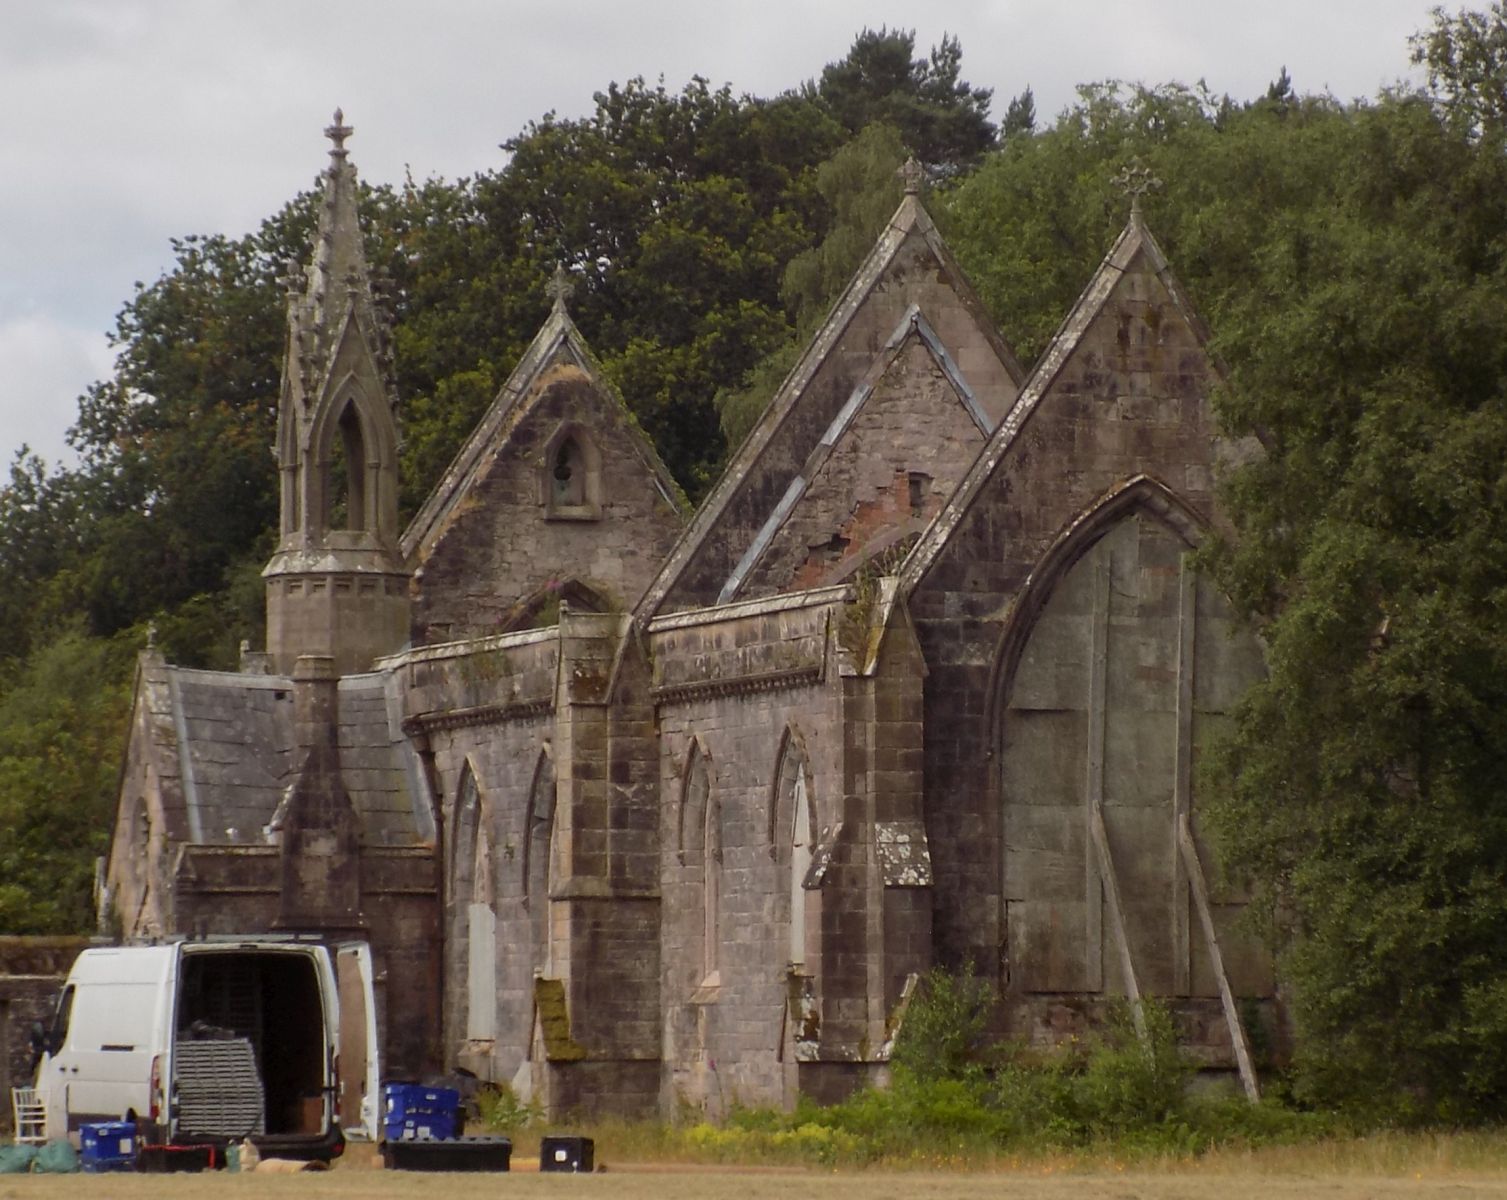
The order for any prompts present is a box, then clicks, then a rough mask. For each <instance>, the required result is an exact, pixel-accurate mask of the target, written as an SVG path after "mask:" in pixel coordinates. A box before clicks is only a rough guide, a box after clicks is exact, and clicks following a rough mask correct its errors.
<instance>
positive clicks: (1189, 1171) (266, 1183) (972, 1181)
mask: <svg viewBox="0 0 1507 1200" xmlns="http://www.w3.org/2000/svg"><path fill="white" fill-rule="evenodd" d="M602 1148H603V1147H602V1143H601V1142H600V1141H599V1142H598V1151H599V1153H598V1158H599V1161H601V1162H603V1163H605V1165H606V1167H607V1170H605V1171H603V1172H599V1173H597V1174H594V1175H556V1174H544V1175H541V1174H538V1173H537V1165H536V1162H535V1161H534V1160H531V1159H527V1158H519V1159H518V1160H517V1161H516V1162H515V1167H516V1169H515V1170H514V1171H512V1172H510V1173H509V1174H507V1175H497V1174H446V1175H429V1174H417V1173H412V1172H404V1171H384V1170H382V1169H381V1160H380V1159H379V1158H378V1157H377V1156H376V1154H375V1152H374V1150H373V1149H372V1148H371V1147H369V1146H353V1147H352V1148H351V1151H350V1153H349V1155H348V1157H347V1158H346V1159H345V1160H344V1161H342V1162H341V1163H339V1164H338V1165H337V1166H336V1168H335V1169H334V1170H332V1171H328V1172H323V1173H309V1174H302V1175H227V1174H225V1173H223V1172H221V1173H215V1174H204V1175H150V1176H141V1175H118V1174H117V1175H71V1176H56V1175H54V1176H0V1200H32V1198H34V1197H68V1198H69V1200H84V1198H92V1197H101V1198H108V1200H115V1198H116V1197H120V1198H121V1200H132V1198H134V1197H141V1198H142V1200H146V1198H148V1197H154V1198H155V1197H165V1198H167V1200H209V1198H211V1197H226V1198H229V1200H237V1198H241V1197H246V1198H250V1197H263V1196H265V1197H283V1196H309V1197H332V1198H337V1200H364V1198H366V1197H371V1198H372V1200H383V1198H387V1197H415V1196H422V1197H424V1198H425V1200H471V1198H472V1197H475V1198H476V1200H481V1198H483V1197H485V1198H487V1200H496V1198H497V1197H499V1196H507V1197H518V1198H519V1200H536V1198H538V1197H570V1198H572V1200H577V1198H579V1200H790V1198H791V1197H792V1196H793V1195H795V1194H796V1193H797V1192H798V1191H800V1192H808V1193H813V1194H814V1195H815V1196H816V1197H818V1198H819V1200H967V1198H972V1197H983V1198H990V1197H999V1198H1000V1200H1005V1198H1008V1200H1068V1198H1069V1197H1071V1198H1073V1200H1143V1198H1144V1200H1153V1198H1161V1197H1166V1198H1167V1200H1258V1198H1260V1200H1272V1198H1276V1200H1283V1198H1287V1197H1292V1198H1294V1200H1296V1198H1298V1197H1304V1198H1308V1197H1317V1198H1320V1200H1372V1198H1377V1200H1380V1198H1382V1197H1394V1196H1395V1197H1404V1196H1421V1197H1430V1196H1439V1197H1446V1196H1447V1197H1452V1198H1461V1200H1463V1198H1469V1197H1487V1196H1495V1197H1507V1134H1462V1135H1423V1134H1413V1135H1381V1136H1378V1137H1374V1138H1362V1139H1354V1140H1346V1141H1336V1142H1320V1143H1313V1144H1308V1145H1303V1146H1296V1147H1278V1148H1271V1149H1264V1150H1259V1151H1251V1152H1236V1151H1220V1152H1216V1153H1214V1154H1210V1155H1206V1156H1204V1157H1202V1158H1199V1159H1196V1160H1189V1161H1183V1160H1170V1159H1156V1160H1147V1161H1140V1162H1132V1163H1120V1162H1116V1161H1115V1160H1114V1159H1113V1158H1110V1157H1107V1156H1102V1155H1101V1156H1095V1155H1092V1154H1079V1155H1073V1156H1055V1157H1042V1158H1026V1159H1022V1158H1015V1159H1006V1160H1002V1161H1001V1162H999V1163H998V1164H995V1165H994V1166H993V1167H992V1168H990V1169H973V1170H963V1169H957V1170H943V1171H938V1170H927V1169H916V1170H905V1171H893V1170H881V1169H872V1170H861V1171H846V1170H844V1171H816V1170H804V1169H794V1168H760V1167H758V1166H744V1167H706V1166H701V1165H696V1164H678V1165H671V1166H663V1165H660V1166H653V1165H650V1164H643V1163H633V1162H626V1161H614V1160H613V1158H612V1156H611V1154H610V1153H606V1154H604V1153H602V1152H601V1151H602ZM532 1149H533V1146H532V1145H531V1144H530V1143H528V1142H524V1143H522V1144H521V1145H520V1150H532Z"/></svg>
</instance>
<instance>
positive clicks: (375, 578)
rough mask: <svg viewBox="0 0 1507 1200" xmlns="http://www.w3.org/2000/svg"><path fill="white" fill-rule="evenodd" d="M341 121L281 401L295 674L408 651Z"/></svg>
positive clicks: (390, 411)
mask: <svg viewBox="0 0 1507 1200" xmlns="http://www.w3.org/2000/svg"><path fill="white" fill-rule="evenodd" d="M351 132H352V130H351V129H350V127H349V126H347V125H346V124H345V123H344V119H343V115H342V113H341V112H340V110H338V109H337V110H336V111H335V122H334V124H333V125H331V126H330V127H329V128H328V129H326V130H325V136H326V137H328V138H329V139H330V142H331V148H330V165H329V168H328V170H326V171H325V175H324V196H323V201H322V204H321V206H320V211H319V232H318V235H317V237H316V239H315V244H314V254H313V259H312V261H311V262H310V263H309V264H308V265H307V266H306V267H304V268H303V269H302V271H299V270H298V269H297V267H296V265H295V267H294V269H293V270H292V271H290V273H289V279H288V346H287V353H286V356H285V358H284V361H283V382H282V394H281V397H280V399H279V402H278V431H277V458H278V470H279V478H280V482H281V490H282V521H281V524H282V537H281V541H280V542H279V544H278V549H277V553H276V554H274V555H273V556H272V561H271V562H269V563H268V564H267V567H266V569H265V570H264V571H263V572H262V575H263V578H265V579H266V581H267V651H268V654H269V656H270V658H271V665H272V669H273V670H274V671H276V672H277V673H278V674H282V675H288V674H291V673H292V671H293V664H294V662H295V661H296V660H297V659H298V658H299V656H301V655H313V656H318V657H328V658H330V659H333V660H334V665H335V670H336V672H337V673H338V674H341V675H346V674H351V673H353V672H360V671H365V670H368V669H369V668H370V667H371V664H372V660H373V659H374V658H376V657H377V656H379V655H382V654H388V653H391V652H392V651H395V650H399V649H401V648H402V647H403V646H404V645H405V644H406V642H407V641H408V608H409V600H408V579H409V572H408V571H407V569H406V567H405V565H404V562H403V557H402V553H401V551H400V550H399V548H398V535H399V532H400V531H399V529H398V458H397V454H398V427H397V419H396V416H395V414H394V405H395V404H396V397H395V396H394V394H393V389H392V385H391V382H390V380H389V377H388V373H387V370H386V369H385V365H384V358H385V349H386V336H387V334H386V326H385V323H384V318H383V314H382V313H381V312H380V311H379V309H378V307H377V304H376V300H375V297H374V296H373V292H372V281H371V275H370V272H369V271H368V269H367V265H366V255H365V253H364V251H363V249H362V245H361V228H360V223H359V215H358V213H357V205H356V170H355V168H354V167H353V166H351V164H350V162H349V161H348V159H347V152H346V149H345V139H346V138H347V137H349V136H350V135H351Z"/></svg>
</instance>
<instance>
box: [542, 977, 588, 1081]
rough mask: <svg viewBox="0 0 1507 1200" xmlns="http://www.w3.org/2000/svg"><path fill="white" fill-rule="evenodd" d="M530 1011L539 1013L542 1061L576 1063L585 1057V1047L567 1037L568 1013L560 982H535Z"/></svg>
mask: <svg viewBox="0 0 1507 1200" xmlns="http://www.w3.org/2000/svg"><path fill="white" fill-rule="evenodd" d="M534 1008H535V1009H536V1010H537V1012H538V1013H539V1033H540V1035H541V1036H542V1037H543V1038H544V1057H545V1058H547V1059H548V1060H549V1061H550V1062H580V1061H581V1060H582V1059H583V1058H585V1057H586V1047H585V1046H583V1045H581V1044H580V1043H579V1042H577V1041H576V1040H575V1039H574V1038H572V1037H571V1036H570V1013H569V1011H568V1010H567V1009H566V1005H565V984H564V982H563V981H562V980H559V979H535V980H534Z"/></svg>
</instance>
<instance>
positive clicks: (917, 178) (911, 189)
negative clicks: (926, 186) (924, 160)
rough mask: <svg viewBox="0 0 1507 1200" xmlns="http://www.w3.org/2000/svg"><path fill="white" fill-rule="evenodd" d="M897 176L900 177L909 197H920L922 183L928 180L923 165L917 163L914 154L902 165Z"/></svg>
mask: <svg viewBox="0 0 1507 1200" xmlns="http://www.w3.org/2000/svg"><path fill="white" fill-rule="evenodd" d="M895 174H896V175H898V176H900V182H901V183H902V184H903V185H904V187H905V194H906V195H907V196H919V195H920V194H921V182H922V180H924V179H925V178H926V172H925V170H923V169H922V167H921V164H920V163H918V162H917V161H916V156H915V155H914V154H912V155H911V156H910V157H909V158H907V159H906V160H905V162H904V163H902V164H901V166H900V169H899V170H898V171H896V172H895Z"/></svg>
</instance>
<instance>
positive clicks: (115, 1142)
mask: <svg viewBox="0 0 1507 1200" xmlns="http://www.w3.org/2000/svg"><path fill="white" fill-rule="evenodd" d="M79 1165H80V1166H81V1167H82V1168H83V1169H84V1170H86V1171H90V1172H95V1171H129V1170H132V1169H133V1168H134V1167H135V1166H136V1126H135V1125H134V1124H133V1123H132V1122H130V1121H100V1122H99V1123H97V1124H93V1125H80V1126H79Z"/></svg>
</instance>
